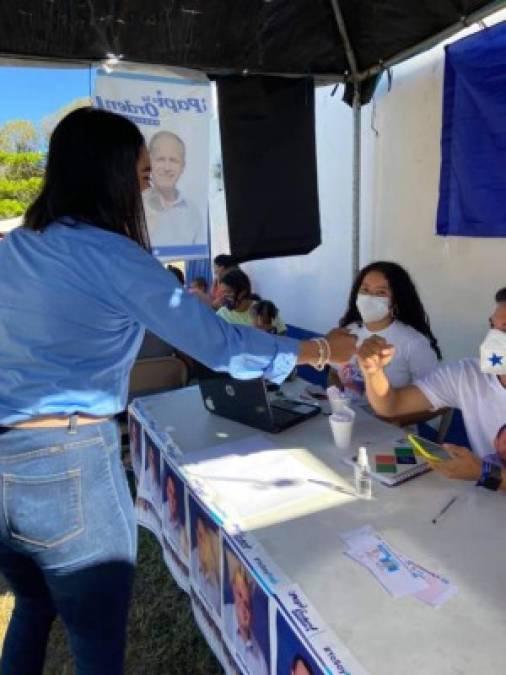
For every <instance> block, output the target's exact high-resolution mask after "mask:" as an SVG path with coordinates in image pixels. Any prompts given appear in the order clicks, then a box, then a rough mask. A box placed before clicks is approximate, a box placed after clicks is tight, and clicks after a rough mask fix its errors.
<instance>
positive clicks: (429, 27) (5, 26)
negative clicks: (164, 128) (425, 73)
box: [0, 0, 506, 102]
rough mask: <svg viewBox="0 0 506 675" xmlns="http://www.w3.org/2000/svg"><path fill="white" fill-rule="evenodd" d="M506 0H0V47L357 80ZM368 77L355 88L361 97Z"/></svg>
mask: <svg viewBox="0 0 506 675" xmlns="http://www.w3.org/2000/svg"><path fill="white" fill-rule="evenodd" d="M503 6H506V2H504V1H497V0H495V1H492V2H491V1H487V2H484V1H483V0H15V1H14V2H13V1H12V0H0V54H3V55H9V56H24V57H34V56H35V57H39V58H48V59H64V60H77V61H86V62H90V61H100V60H102V59H104V58H105V57H106V55H107V54H115V55H117V56H120V55H121V56H122V58H124V59H125V60H127V61H136V62H140V63H150V64H167V65H171V66H181V67H188V68H195V69H198V70H202V71H205V72H207V73H209V74H211V75H212V74H218V73H219V74H225V73H231V74H232V73H233V74H237V73H244V72H245V71H246V72H249V73H261V74H277V75H287V76H290V75H299V76H300V75H313V76H315V77H317V78H320V79H328V80H331V81H333V82H336V81H352V80H355V81H364V80H367V79H369V78H371V77H374V76H375V75H377V74H378V73H381V72H382V70H384V69H385V68H386V67H388V66H390V65H393V64H394V63H396V62H398V61H400V60H402V59H403V58H407V57H408V56H410V55H412V54H413V53H416V52H417V51H421V50H422V49H424V48H427V47H428V46H430V45H431V44H433V43H434V42H436V41H438V40H440V39H442V38H443V37H445V36H447V35H450V34H451V33H453V32H455V31H457V30H459V29H460V28H462V27H463V26H465V25H467V24H469V23H472V22H475V21H477V20H480V19H481V18H483V17H484V16H486V15H487V14H488V13H490V12H492V11H494V10H496V9H498V8H500V7H503ZM371 91H372V87H370V86H369V87H365V88H364V89H363V97H362V98H363V102H364V101H365V100H367V97H368V96H369V95H370V93H371Z"/></svg>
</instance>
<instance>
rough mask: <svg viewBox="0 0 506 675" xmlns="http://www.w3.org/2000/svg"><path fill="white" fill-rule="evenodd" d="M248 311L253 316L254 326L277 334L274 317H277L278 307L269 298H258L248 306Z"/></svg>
mask: <svg viewBox="0 0 506 675" xmlns="http://www.w3.org/2000/svg"><path fill="white" fill-rule="evenodd" d="M250 313H251V316H252V318H253V325H254V326H255V328H258V329H260V330H265V331H267V333H274V334H277V332H278V329H277V328H276V325H275V324H276V319H277V318H278V314H279V312H278V308H277V307H276V305H275V304H274V303H273V302H271V301H270V300H259V301H258V302H254V303H253V304H252V305H251V307H250Z"/></svg>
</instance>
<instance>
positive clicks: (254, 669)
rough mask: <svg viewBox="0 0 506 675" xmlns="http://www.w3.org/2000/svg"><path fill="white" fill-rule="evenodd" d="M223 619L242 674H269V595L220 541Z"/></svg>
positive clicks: (225, 544)
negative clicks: (221, 548) (221, 547)
mask: <svg viewBox="0 0 506 675" xmlns="http://www.w3.org/2000/svg"><path fill="white" fill-rule="evenodd" d="M223 621H224V626H225V635H226V638H227V641H228V643H229V645H230V650H231V653H232V654H233V656H234V658H235V660H236V662H237V663H238V664H239V666H240V669H241V671H242V672H243V673H246V675H269V673H270V667H269V664H270V643H269V598H268V597H267V595H266V594H265V593H264V591H263V590H262V589H261V588H260V586H259V585H258V584H257V583H256V582H255V580H254V578H253V576H252V575H251V573H250V572H249V570H248V569H247V568H246V567H245V565H244V563H243V562H242V561H241V560H240V559H239V557H238V556H237V553H236V552H235V551H234V550H233V549H232V548H231V546H230V544H229V542H228V540H227V538H226V537H224V540H223Z"/></svg>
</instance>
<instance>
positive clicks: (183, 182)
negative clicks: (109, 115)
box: [94, 64, 212, 260]
mask: <svg viewBox="0 0 506 675" xmlns="http://www.w3.org/2000/svg"><path fill="white" fill-rule="evenodd" d="M123 68H125V70H123ZM163 73H164V74H160V71H159V70H158V69H157V70H153V72H151V71H148V70H147V69H142V72H141V71H139V70H138V68H133V67H131V68H130V69H128V68H126V67H125V66H124V65H123V64H122V70H114V71H112V72H109V73H108V72H106V71H105V70H99V71H98V72H97V77H96V85H95V99H94V100H95V106H96V107H98V108H102V109H105V110H110V111H112V112H117V113H120V114H123V115H125V116H126V117H128V118H129V119H130V120H131V121H133V122H134V123H135V124H137V126H138V127H139V129H140V131H141V132H142V134H143V135H144V138H145V141H146V146H147V149H148V152H149V155H150V161H151V186H150V187H149V188H148V189H146V190H145V191H144V192H143V202H144V209H145V213H146V222H147V226H148V232H149V236H150V240H151V246H152V249H153V253H154V254H155V255H156V256H158V257H159V258H161V259H162V260H171V259H173V260H174V259H177V260H181V259H185V258H202V257H206V256H207V255H208V253H209V248H208V228H207V222H208V200H209V171H210V170H209V127H210V110H211V109H212V102H211V88H210V84H209V81H208V80H207V79H206V78H205V76H203V75H202V74H201V73H197V72H194V71H185V73H184V74H183V75H181V74H178V73H177V72H176V71H174V72H173V71H169V70H168V69H163Z"/></svg>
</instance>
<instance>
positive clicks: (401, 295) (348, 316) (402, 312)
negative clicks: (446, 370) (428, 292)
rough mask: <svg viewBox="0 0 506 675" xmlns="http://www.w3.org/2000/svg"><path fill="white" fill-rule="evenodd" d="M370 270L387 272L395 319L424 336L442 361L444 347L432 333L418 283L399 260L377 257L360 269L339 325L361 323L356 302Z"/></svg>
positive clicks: (384, 273)
mask: <svg viewBox="0 0 506 675" xmlns="http://www.w3.org/2000/svg"><path fill="white" fill-rule="evenodd" d="M369 272H380V273H381V274H383V275H384V277H385V278H386V279H387V281H388V284H389V286H390V289H391V291H392V306H393V310H394V316H395V318H396V319H398V320H399V321H402V323H405V324H406V325H408V326H411V327H412V328H414V329H415V330H417V331H418V332H419V333H421V334H422V335H425V337H426V338H427V339H428V340H429V342H430V346H431V347H432V349H433V350H434V351H435V353H436V356H437V358H438V360H441V358H442V356H441V349H440V348H439V345H438V342H437V340H436V338H435V337H434V335H433V333H432V330H431V327H430V321H429V317H428V316H427V313H426V312H425V309H424V307H423V305H422V301H421V300H420V296H419V295H418V291H417V290H416V287H415V284H414V283H413V281H412V279H411V277H410V276H409V274H408V273H407V272H406V270H405V269H404V267H401V265H398V264H397V263H394V262H386V261H384V260H378V261H377V262H373V263H371V264H370V265H367V266H366V267H364V268H363V269H361V270H360V272H359V273H358V275H357V278H356V279H355V281H354V282H353V286H352V287H351V291H350V297H349V298H348V307H347V309H346V312H345V313H344V316H343V317H342V318H341V320H340V321H339V326H341V327H344V326H347V325H348V324H350V323H353V322H357V323H359V324H360V325H362V318H361V316H360V312H359V311H358V309H357V305H356V302H357V295H358V292H359V290H360V287H361V286H362V282H363V280H364V278H365V277H366V275H367V274H369Z"/></svg>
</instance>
